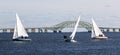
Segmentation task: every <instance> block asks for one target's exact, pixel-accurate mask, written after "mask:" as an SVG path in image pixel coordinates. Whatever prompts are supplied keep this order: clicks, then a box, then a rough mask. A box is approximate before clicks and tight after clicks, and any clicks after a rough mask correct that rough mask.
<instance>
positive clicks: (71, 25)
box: [0, 21, 120, 32]
mask: <svg viewBox="0 0 120 55" xmlns="http://www.w3.org/2000/svg"><path fill="white" fill-rule="evenodd" d="M75 23H76V21H64V22H62V23H59V24H56V25H53V26H51V27H33V28H25V29H26V31H27V32H48V30H51V31H53V32H61V31H62V30H63V29H64V28H74V26H75ZM78 28H85V29H86V30H88V31H91V28H92V24H90V23H88V22H85V21H80V23H79V26H78ZM100 29H101V30H102V31H103V32H120V28H110V27H100ZM0 32H14V28H0Z"/></svg>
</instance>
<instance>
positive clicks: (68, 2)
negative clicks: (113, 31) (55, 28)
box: [0, 0, 120, 27]
mask: <svg viewBox="0 0 120 55" xmlns="http://www.w3.org/2000/svg"><path fill="white" fill-rule="evenodd" d="M119 5H120V0H0V27H14V25H15V21H16V19H15V13H16V12H17V13H18V15H19V17H20V19H21V20H22V22H23V24H24V26H26V27H41V26H52V25H54V24H57V23H60V22H62V21H67V20H77V17H78V16H79V15H81V20H83V21H86V22H91V18H92V17H94V19H95V21H96V23H97V24H98V25H99V26H109V27H120V22H119V21H120V6H119Z"/></svg>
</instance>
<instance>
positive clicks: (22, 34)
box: [16, 13, 28, 37]
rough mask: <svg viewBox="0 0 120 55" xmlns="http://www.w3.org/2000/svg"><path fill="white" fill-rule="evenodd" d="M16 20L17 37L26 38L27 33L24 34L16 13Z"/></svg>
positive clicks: (24, 31)
mask: <svg viewBox="0 0 120 55" xmlns="http://www.w3.org/2000/svg"><path fill="white" fill-rule="evenodd" d="M16 19H17V31H18V36H23V37H28V34H27V32H26V30H25V28H24V26H23V24H22V22H21V20H20V18H19V17H18V15H17V13H16Z"/></svg>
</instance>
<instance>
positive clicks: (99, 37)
mask: <svg viewBox="0 0 120 55" xmlns="http://www.w3.org/2000/svg"><path fill="white" fill-rule="evenodd" d="M92 39H108V37H106V36H103V37H101V36H97V37H92Z"/></svg>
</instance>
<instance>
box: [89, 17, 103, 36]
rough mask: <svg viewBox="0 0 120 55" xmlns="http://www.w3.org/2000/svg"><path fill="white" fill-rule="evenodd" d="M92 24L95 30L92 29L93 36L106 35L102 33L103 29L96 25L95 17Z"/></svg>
mask: <svg viewBox="0 0 120 55" xmlns="http://www.w3.org/2000/svg"><path fill="white" fill-rule="evenodd" d="M92 24H93V30H92V36H91V37H99V35H103V36H105V35H104V34H103V33H102V31H101V30H100V29H99V27H98V26H97V25H96V23H95V21H94V20H93V19H92ZM94 35H95V36H94Z"/></svg>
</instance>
